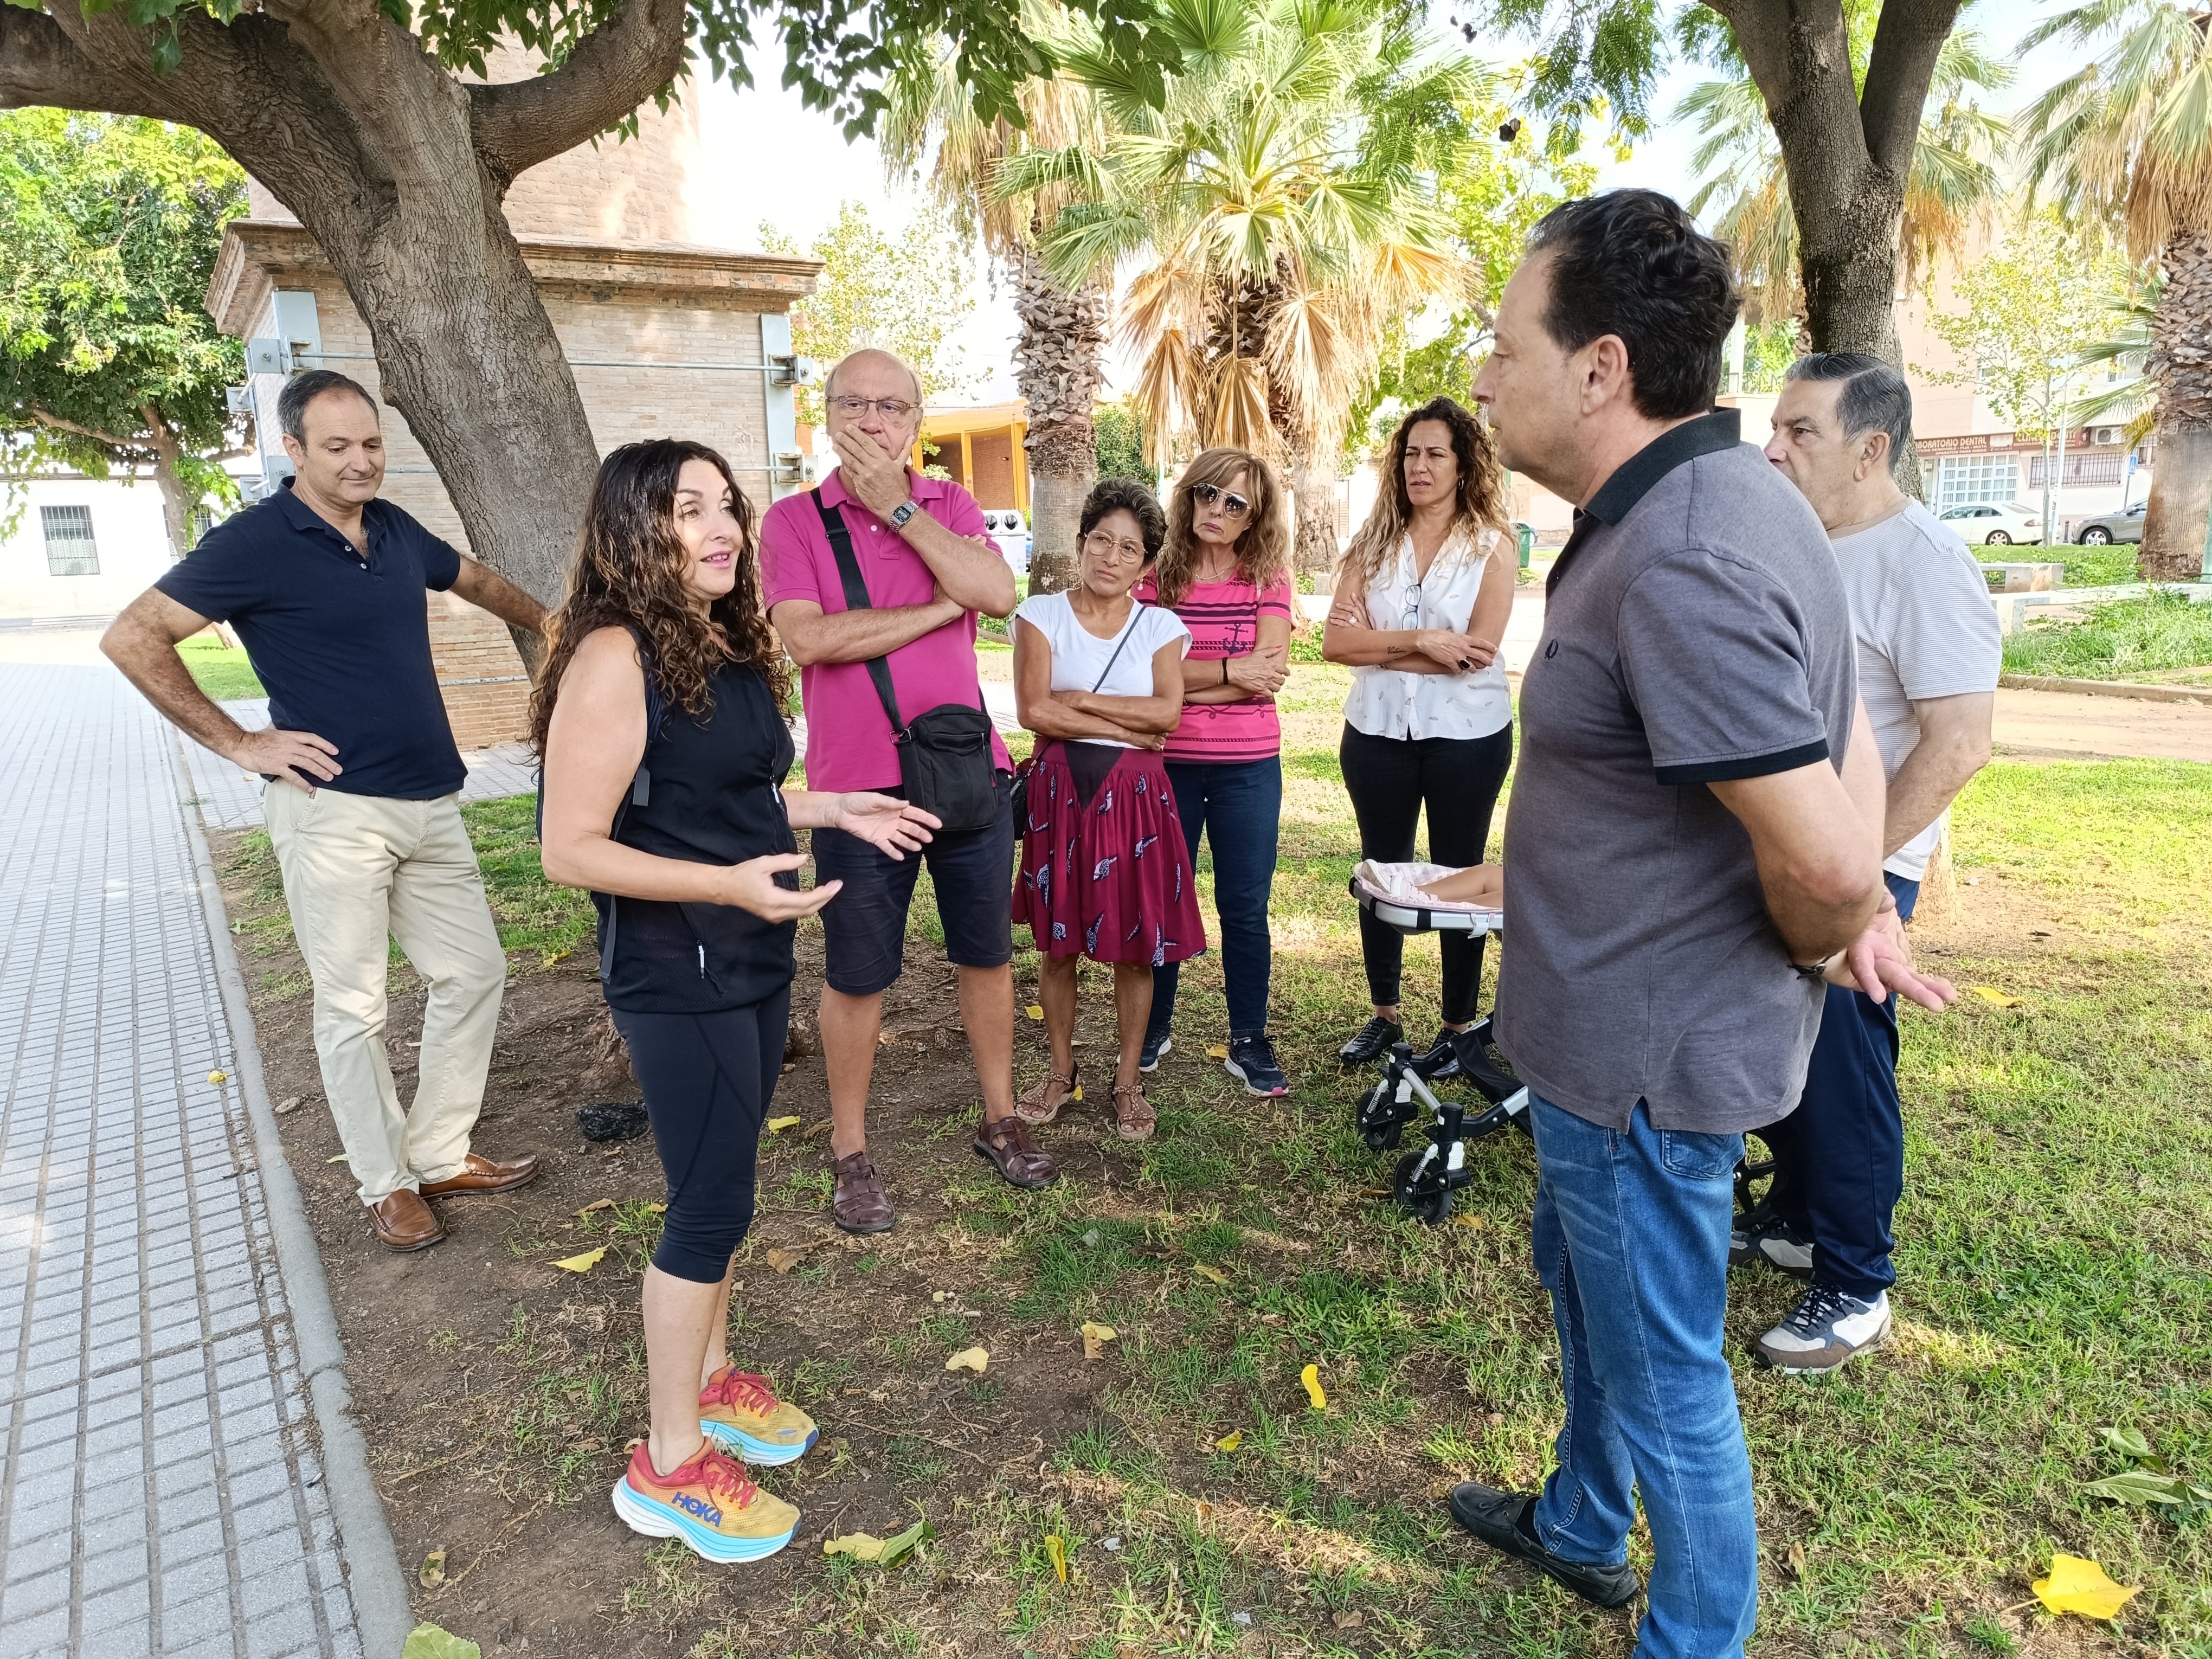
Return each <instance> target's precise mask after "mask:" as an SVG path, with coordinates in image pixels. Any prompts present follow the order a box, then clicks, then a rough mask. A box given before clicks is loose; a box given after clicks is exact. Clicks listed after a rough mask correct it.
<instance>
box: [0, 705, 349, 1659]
mask: <svg viewBox="0 0 2212 1659" xmlns="http://www.w3.org/2000/svg"><path fill="white" fill-rule="evenodd" d="M171 757H172V748H171V738H170V737H169V735H168V733H167V728H166V727H164V726H162V725H161V723H160V721H158V720H156V719H155V716H154V715H153V714H152V713H151V711H150V710H149V709H148V708H147V707H146V705H145V704H144V703H143V702H141V701H140V700H139V698H138V697H137V695H136V694H135V693H133V692H132V691H131V690H130V688H129V687H128V686H126V685H125V684H124V682H123V681H122V679H121V678H119V677H118V676H117V675H116V674H114V673H113V672H112V671H110V670H108V669H107V668H106V667H105V666H101V667H88V666H72V665H24V664H20V663H7V662H0V1654H4V1655H5V1656H7V1659H38V1656H45V1655H49V1654H53V1655H60V1654H70V1655H83V1656H100V1655H108V1654H114V1655H128V1656H142V1655H154V1656H172V1655H177V1656H182V1655H191V1656H203V1655H205V1656H216V1655H221V1656H224V1659H261V1656H271V1659H275V1656H283V1655H291V1654H301V1655H307V1654H313V1655H338V1656H351V1655H357V1654H361V1653H362V1650H363V1644H362V1637H361V1635H360V1633H359V1629H358V1622H357V1613H356V1604H355V1598H354V1596H353V1595H352V1594H351V1593H350V1591H349V1584H348V1579H347V1576H346V1573H345V1571H344V1569H343V1564H342V1560H341V1554H340V1548H339V1538H338V1533H337V1528H336V1526H335V1525H334V1523H333V1517H332V1510H333V1504H334V1503H335V1504H337V1506H338V1508H339V1511H340V1513H341V1514H344V1513H347V1506H348V1505H349V1504H355V1503H356V1502H358V1499H357V1498H356V1497H355V1496H354V1495H352V1494H350V1493H347V1494H340V1495H337V1497H335V1498H334V1496H333V1495H332V1494H331V1492H330V1491H329V1490H328V1487H327V1486H326V1484H325V1457H324V1452H323V1448H322V1445H321V1443H320V1440H319V1434H318V1431H317V1425H316V1419H315V1418H314V1417H313V1413H312V1412H311V1411H310V1409H309V1406H308V1403H307V1388H306V1379H305V1377H304V1376H303V1370H302V1366H301V1357H300V1330H299V1329H298V1328H295V1317H294V1310H293V1309H292V1307H291V1306H290V1305H289V1303H288V1298H287V1295H286V1289H285V1285H284V1283H283V1277H282V1274H281V1273H280V1271H279V1267H278V1262H277V1258H276V1242H275V1234H274V1231H272V1221H271V1212H270V1202H269V1199H268V1195H267V1194H266V1193H265V1192H264V1185H263V1180H262V1176H261V1175H260V1173H259V1172H258V1168H257V1164H256V1159H255V1152H254V1146H255V1142H254V1140H253V1138H252V1126H251V1124H250V1123H249V1121H248V1116H247V1109H246V1103H245V1101H244V1100H243V1098H242V1097H241V1093H240V1084H239V1082H238V1081H237V1079H238V1078H239V1076H240V1071H241V1066H240V1063H239V1061H238V1057H237V1055H236V1054H235V1052H234V1039H233V1036H232V1032H231V1028H230V1025H229V1024H228V1020H227V1019H226V1018H225V1015H224V1011H223V1004H222V999H221V996H220V994H219V981H218V976H217V967H216V959H215V951H214V947H213V946H212V945H211V944H210V938H209V933H208V927H207V921H206V920H205V916H204V911H203V908H202V906H203V901H202V898H201V890H200V886H199V878H198V876H197V873H196V866H195V861H194V854H193V842H192V840H191V836H190V834H189V832H188V830H187V828H186V824H185V819H184V817H183V815H182V811H181V809H180V806H179V796H180V794H181V793H182V792H181V790H180V787H179V779H178V776H177V774H176V772H175V770H174V769H173V763H172V758H171ZM214 1072H222V1073H228V1074H229V1075H228V1079H227V1080H226V1081H224V1082H222V1083H214V1082H210V1073H214ZM257 1075H258V1073H257ZM315 1294H316V1295H317V1296H319V1294H320V1292H319V1288H318V1289H317V1291H315ZM304 1306H305V1304H303V1309H304ZM303 1317H304V1313H303ZM318 1386H320V1385H318ZM372 1501H373V1500H372ZM348 1524H349V1526H350V1525H351V1522H349V1523H348ZM379 1659H383V1656H379Z"/></svg>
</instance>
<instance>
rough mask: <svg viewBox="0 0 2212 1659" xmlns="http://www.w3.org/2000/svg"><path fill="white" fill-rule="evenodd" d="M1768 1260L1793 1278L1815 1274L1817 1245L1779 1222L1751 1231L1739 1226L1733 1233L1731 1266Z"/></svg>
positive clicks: (1730, 1236) (1741, 1265)
mask: <svg viewBox="0 0 2212 1659" xmlns="http://www.w3.org/2000/svg"><path fill="white" fill-rule="evenodd" d="M1759 1262H1764V1263H1765V1264H1766V1266H1768V1267H1771V1268H1773V1269H1774V1270H1775V1271H1776V1272H1777V1273H1788V1274H1789V1275H1790V1277H1791V1278H1792V1279H1810V1278H1811V1277H1812V1276H1813V1246H1812V1245H1811V1243H1808V1241H1806V1240H1804V1239H1802V1238H1799V1237H1796V1235H1795V1234H1793V1233H1791V1232H1790V1231H1789V1230H1788V1229H1787V1228H1785V1227H1784V1226H1783V1225H1782V1224H1781V1223H1779V1222H1769V1223H1767V1224H1766V1225H1764V1226H1759V1227H1753V1228H1752V1229H1751V1230H1749V1231H1745V1230H1744V1229H1743V1228H1741V1227H1738V1228H1737V1229H1735V1231H1732V1232H1731V1233H1729V1267H1751V1266H1753V1265H1754V1264H1756V1263H1759Z"/></svg>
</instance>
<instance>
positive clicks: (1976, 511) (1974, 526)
mask: <svg viewBox="0 0 2212 1659" xmlns="http://www.w3.org/2000/svg"><path fill="white" fill-rule="evenodd" d="M1937 516H1938V517H1939V518H1941V519H1942V520H1943V522H1944V523H1945V524H1948V525H1949V526H1951V528H1952V529H1954V530H1955V531H1957V532H1959V535H1960V539H1962V540H1963V541H1965V542H1966V544H1967V545H1968V546H1970V547H1975V546H1980V545H1983V544H1987V545H1989V546H1991V547H2008V546H2010V545H2011V544H2013V543H2015V542H2039V541H2041V540H2042V539H2043V514H2042V513H2041V511H2040V510H2039V509H2038V508H2036V507H2029V506H2027V504H2026V503H2024V502H2021V501H1975V502H1973V503H1972V505H1970V506H1966V507H1952V508H1950V509H1949V510H1948V511H1946V512H1944V513H1939V514H1938V515H1937Z"/></svg>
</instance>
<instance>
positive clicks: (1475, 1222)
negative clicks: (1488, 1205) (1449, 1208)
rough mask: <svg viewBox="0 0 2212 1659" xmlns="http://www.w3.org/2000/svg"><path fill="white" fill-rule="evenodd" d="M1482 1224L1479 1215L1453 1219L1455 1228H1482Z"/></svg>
mask: <svg viewBox="0 0 2212 1659" xmlns="http://www.w3.org/2000/svg"><path fill="white" fill-rule="evenodd" d="M1452 1225H1453V1226H1455V1227H1480V1226H1481V1225H1483V1220H1482V1218H1481V1217H1480V1216H1479V1215H1455V1216H1454V1217H1453V1218H1452Z"/></svg>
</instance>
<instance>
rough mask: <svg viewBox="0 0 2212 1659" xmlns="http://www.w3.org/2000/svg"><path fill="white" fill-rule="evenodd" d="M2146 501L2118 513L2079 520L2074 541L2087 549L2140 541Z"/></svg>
mask: <svg viewBox="0 0 2212 1659" xmlns="http://www.w3.org/2000/svg"><path fill="white" fill-rule="evenodd" d="M2149 505H2150V503H2149V502H2148V501H2137V502H2136V504H2135V505H2134V506H2133V507H2123V508H2122V509H2121V510H2120V511H2119V512H2118V513H2100V514H2099V515H2098V516H2097V517H2096V518H2093V519H2084V520H2081V528H2080V529H2078V530H2076V531H2075V532H2074V539H2075V540H2076V541H2078V542H2080V543H2081V544H2083V545H2084V546H2087V547H2110V546H2111V545H2112V544H2113V543H2114V542H2139V541H2141V540H2142V521H2143V508H2145V507H2148V506H2149Z"/></svg>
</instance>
